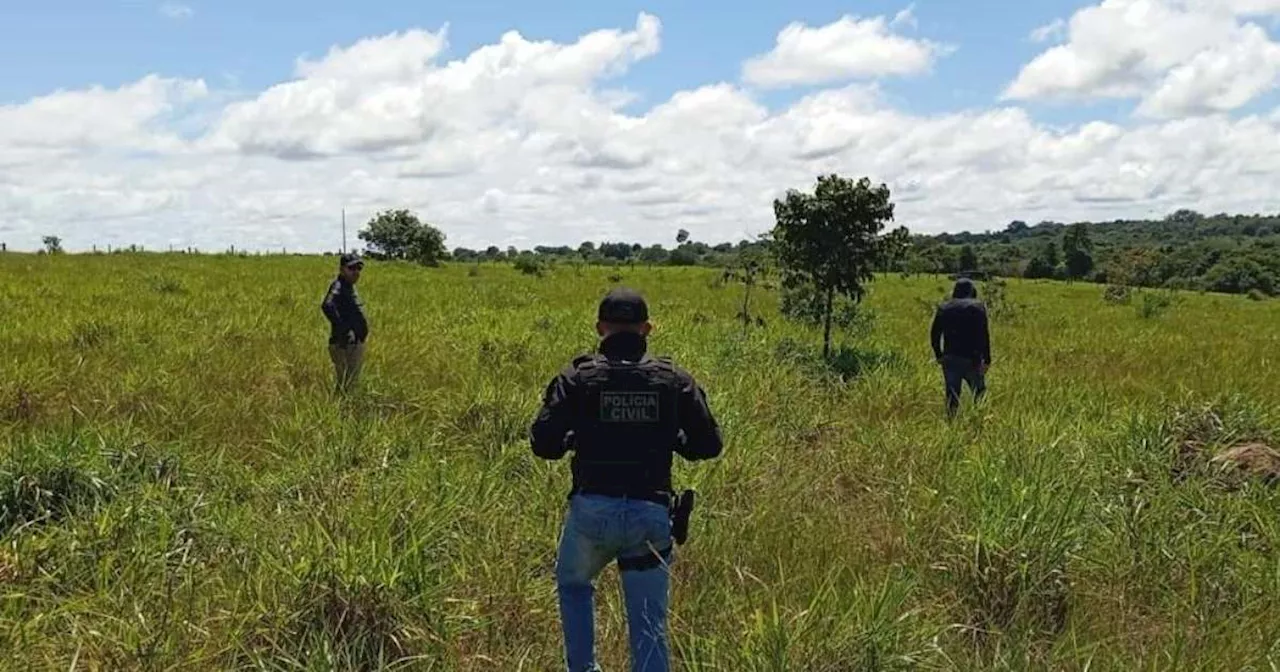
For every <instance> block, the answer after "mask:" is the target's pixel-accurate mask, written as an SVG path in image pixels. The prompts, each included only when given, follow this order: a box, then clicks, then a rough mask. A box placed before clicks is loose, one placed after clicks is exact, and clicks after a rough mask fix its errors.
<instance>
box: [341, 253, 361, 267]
mask: <svg viewBox="0 0 1280 672" xmlns="http://www.w3.org/2000/svg"><path fill="white" fill-rule="evenodd" d="M338 265H339V266H341V267H343V268H346V267H347V266H364V260H363V259H361V258H360V255H358V254H356V253H355V252H348V253H346V254H344V255H342V258H341V259H339V260H338Z"/></svg>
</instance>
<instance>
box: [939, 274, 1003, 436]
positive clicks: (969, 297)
mask: <svg viewBox="0 0 1280 672" xmlns="http://www.w3.org/2000/svg"><path fill="white" fill-rule="evenodd" d="M951 297H952V298H951V299H950V300H949V301H946V302H945V303H943V304H942V305H941V306H939V307H938V311H937V312H936V313H935V314H934V317H933V326H932V328H931V329H930V342H931V344H932V345H933V356H934V358H935V359H936V360H937V361H938V363H939V364H941V365H942V375H943V380H944V382H945V384H946V390H947V417H949V418H950V417H955V414H956V411H957V410H958V409H959V406H960V386H961V384H963V383H967V384H968V385H969V389H971V390H973V395H974V401H978V400H980V399H981V398H982V395H983V393H984V392H986V389H987V383H986V373H987V367H989V366H991V335H990V333H989V330H988V323H987V307H986V306H984V305H983V304H982V302H981V301H979V300H978V298H977V297H978V290H977V288H976V287H974V285H973V281H972V280H969V279H968V278H961V279H960V280H957V281H956V285H955V288H954V289H953V290H952V293H951Z"/></svg>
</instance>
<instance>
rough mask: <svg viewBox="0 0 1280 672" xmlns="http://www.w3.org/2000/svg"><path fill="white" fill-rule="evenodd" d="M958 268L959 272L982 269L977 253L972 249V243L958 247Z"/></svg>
mask: <svg viewBox="0 0 1280 672" xmlns="http://www.w3.org/2000/svg"><path fill="white" fill-rule="evenodd" d="M960 270H961V272H967V271H978V270H982V269H981V265H980V264H979V263H978V253H977V252H975V251H974V249H973V246H972V245H965V246H964V247H962V248H960Z"/></svg>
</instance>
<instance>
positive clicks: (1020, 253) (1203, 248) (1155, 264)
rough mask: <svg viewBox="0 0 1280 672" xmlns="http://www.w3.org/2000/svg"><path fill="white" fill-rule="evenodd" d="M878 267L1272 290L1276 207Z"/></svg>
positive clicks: (718, 256)
mask: <svg viewBox="0 0 1280 672" xmlns="http://www.w3.org/2000/svg"><path fill="white" fill-rule="evenodd" d="M766 248H767V243H765V242H763V241H748V240H742V241H739V242H737V243H720V244H717V245H711V244H707V243H701V242H694V241H690V242H685V243H681V244H679V245H677V246H676V247H674V248H667V247H665V246H663V245H648V246H644V245H639V244H635V243H626V242H601V243H593V242H584V243H582V244H581V245H579V246H577V247H576V248H575V247H570V246H560V247H548V246H538V247H535V248H533V249H532V250H518V249H516V248H514V247H510V248H507V249H506V250H503V249H500V248H498V247H496V246H494V247H489V248H488V249H486V250H470V249H466V248H456V249H454V250H453V251H452V254H451V255H450V257H451V260H452V261H454V262H461V263H475V262H484V261H492V262H497V261H508V262H514V263H516V264H517V265H519V266H522V267H525V268H531V269H536V268H542V267H546V266H550V265H556V264H564V263H568V264H591V265H632V264H640V265H651V266H714V267H724V266H733V265H736V264H737V263H738V262H739V261H740V260H741V258H742V257H743V256H745V255H744V253H752V254H754V253H759V252H762V251H764V250H765V249H766ZM880 270H881V271H885V272H903V273H922V274H923V273H937V274H957V273H972V274H982V275H989V276H996V277H1020V278H1050V279H1060V280H1078V281H1085V282H1098V283H1112V284H1123V285H1129V286H1136V287H1162V288H1171V289H1191V290H1201V289H1203V290H1207V291H1213V292H1225V293H1239V294H1243V293H1251V292H1252V293H1255V294H1258V295H1268V296H1274V295H1276V294H1277V293H1280V215H1228V214H1218V215H1213V216H1204V215H1201V214H1200V213H1197V212H1194V211H1191V210H1179V211H1177V212H1175V213H1173V214H1171V215H1169V216H1168V217H1165V218H1164V219H1161V220H1116V221H1110V222H1077V223H1072V224H1062V223H1058V222H1050V221H1046V222H1040V223H1039V224H1035V225H1028V224H1027V223H1025V222H1021V221H1014V222H1012V223H1010V224H1008V225H1007V226H1006V227H1004V229H1003V230H1001V231H998V232H987V233H968V232H965V233H943V234H938V235H920V234H916V235H913V236H912V237H911V244H910V246H909V248H908V249H907V250H906V253H905V254H904V255H902V256H901V257H899V258H898V259H896V260H895V261H894V262H893V263H892V265H891V266H890V267H886V268H881V269H880Z"/></svg>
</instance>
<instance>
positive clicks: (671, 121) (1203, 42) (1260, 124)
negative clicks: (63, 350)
mask: <svg viewBox="0 0 1280 672" xmlns="http://www.w3.org/2000/svg"><path fill="white" fill-rule="evenodd" d="M0 25H3V26H4V30H3V34H4V38H5V39H3V40H0V241H4V242H6V243H8V245H9V246H10V248H18V249H34V248H36V247H38V246H39V245H40V239H41V237H42V236H44V235H49V234H54V235H59V236H61V237H62V239H63V240H64V245H65V246H66V247H68V248H69V249H87V248H89V247H90V246H91V245H95V244H96V245H99V246H105V245H117V246H118V245H128V244H130V243H138V244H143V245H145V246H147V247H148V248H153V249H155V248H161V249H162V248H165V247H167V246H169V245H173V246H176V247H186V246H196V247H199V248H200V249H202V250H218V249H225V248H226V247H228V246H230V245H235V246H236V247H237V248H247V249H271V248H274V249H279V248H287V249H289V250H307V251H312V250H332V249H336V248H337V247H338V246H339V245H340V229H339V225H340V216H341V212H342V209H343V208H345V209H346V213H347V221H348V224H349V231H350V232H351V233H349V235H350V236H351V239H352V240H354V231H355V230H356V229H357V228H358V227H359V226H360V225H362V224H363V222H365V221H367V219H368V218H369V217H370V216H371V215H372V214H373V213H374V212H375V211H377V210H380V209H384V208H408V209H411V210H414V211H415V212H417V213H418V214H419V215H420V216H421V217H422V218H423V219H425V220H427V221H430V222H431V223H433V224H435V225H436V226H438V227H439V228H441V229H442V230H443V231H444V232H445V234H446V235H447V241H446V243H447V245H448V246H449V247H455V246H466V247H484V246H487V245H490V244H495V245H500V246H503V247H505V246H507V245H516V246H519V247H527V248H531V247H533V246H534V245H539V244H549V245H557V244H572V245H576V244H577V243H578V242H580V241H582V240H594V241H601V240H620V239H621V240H627V241H638V242H643V243H652V242H661V243H668V244H669V243H671V242H673V240H674V237H675V233H676V231H677V230H679V229H681V228H685V229H688V230H690V231H691V232H692V233H693V235H694V237H695V238H696V239H699V240H705V241H708V242H719V241H737V240H740V239H742V238H746V237H751V236H754V235H755V234H758V233H761V232H763V231H766V230H767V229H768V228H769V227H770V226H771V225H772V216H773V214H772V207H771V204H772V199H773V198H775V197H777V196H779V195H780V194H781V193H782V192H783V191H785V190H786V189H788V188H793V187H794V188H808V187H810V186H811V185H812V183H813V180H814V178H815V177H816V176H817V175H818V174H820V173H828V172H838V173H841V174H844V175H848V176H851V177H858V176H862V175H866V176H869V177H871V178H872V179H873V180H875V181H877V182H881V181H882V182H885V183H887V184H888V185H889V186H890V188H891V189H892V191H893V195H894V200H895V202H896V203H897V221H896V223H897V224H903V225H906V226H907V227H909V228H911V229H912V230H915V231H926V232H937V231H958V230H965V229H967V230H986V229H998V228H1003V227H1004V226H1005V225H1006V224H1007V223H1008V222H1009V221H1010V220H1014V219H1022V220H1026V221H1029V222H1036V221H1040V220H1044V219H1053V220H1057V221H1072V220H1076V219H1086V218H1087V219H1095V220H1096V219H1112V218H1117V217H1135V216H1137V217H1145V216H1163V215H1164V214H1166V213H1168V212H1170V211H1172V210H1175V209H1177V208H1181V207H1191V208H1196V209H1199V210H1202V211H1205V212H1220V211H1227V212H1245V213H1254V212H1273V211H1276V210H1280V207H1278V206H1277V203H1278V202H1280V196H1278V195H1277V194H1276V190H1275V188H1274V184H1275V182H1274V178H1273V175H1274V171H1275V169H1276V168H1277V167H1280V95H1277V91H1276V85H1277V82H1278V76H1280V42H1278V41H1277V39H1280V38H1278V36H1280V32H1278V31H1280V0H1103V1H1102V2H1100V3H1092V4H1091V3H1087V2H1068V1H1065V0H1035V1H1034V2H1030V1H1027V0H999V1H997V0H970V1H968V2H958V1H957V0H917V1H916V2H915V3H914V4H907V3H904V2H885V1H882V0H866V1H863V2H852V1H846V2H835V1H834V0H793V1H791V2H780V1H778V0H768V1H767V2H766V1H763V0H760V1H754V2H753V1H744V0H738V1H736V2H730V1H726V0H702V1H700V2H696V3H695V2H688V1H687V0H653V1H651V2H647V3H636V2H632V0H610V1H609V2H600V1H599V0H591V1H587V0H555V1H552V0H548V1H547V2H538V3H532V2H520V1H517V0H445V1H442V2H431V3H420V2H409V1H408V0H385V1H375V0H368V1H366V2H359V3H351V2H346V1H342V0H308V1H307V2H302V1H300V0H273V1H272V2H261V1H260V0H259V1H255V2H250V1H249V0H218V1H217V2H214V0H189V1H187V0H173V1H171V2H158V3H157V2H151V1H149V0H128V1H126V0H45V1H44V2H17V1H15V2H5V3H4V6H3V8H0Z"/></svg>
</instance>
